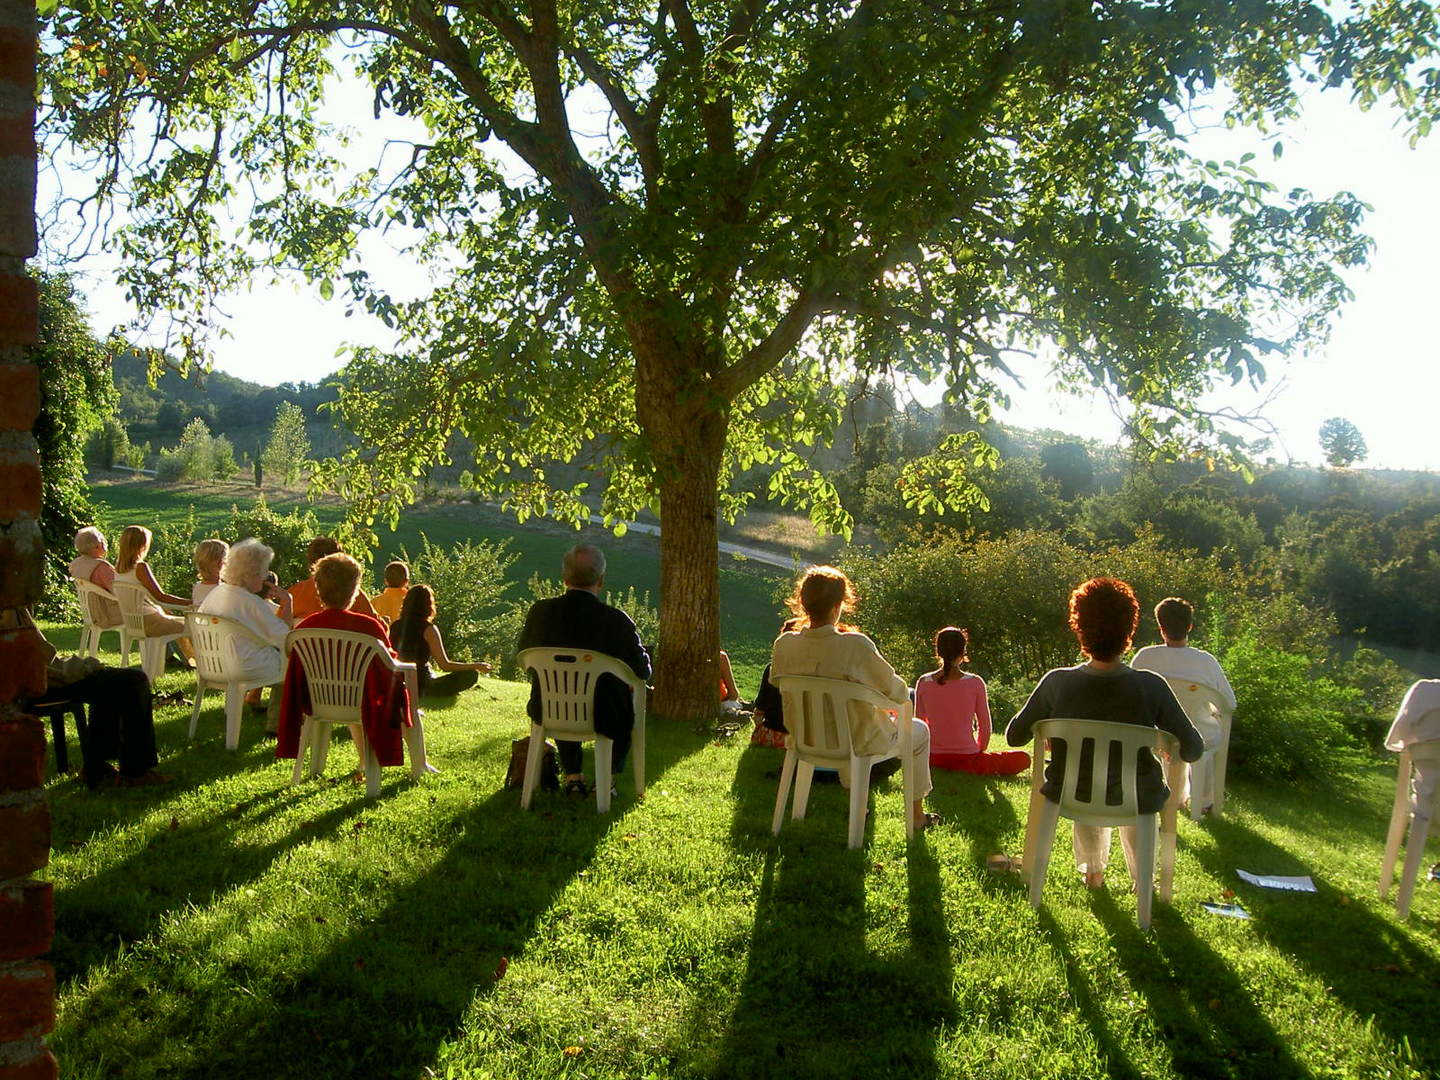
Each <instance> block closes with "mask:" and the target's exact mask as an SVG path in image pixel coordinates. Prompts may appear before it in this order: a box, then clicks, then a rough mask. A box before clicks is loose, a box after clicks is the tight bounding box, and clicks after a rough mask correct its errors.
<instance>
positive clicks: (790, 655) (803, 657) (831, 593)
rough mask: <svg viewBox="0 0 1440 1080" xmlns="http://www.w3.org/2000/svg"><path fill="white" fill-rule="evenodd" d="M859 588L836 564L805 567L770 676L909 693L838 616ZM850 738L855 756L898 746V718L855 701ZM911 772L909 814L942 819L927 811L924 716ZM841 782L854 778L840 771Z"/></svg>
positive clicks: (899, 698) (916, 724) (915, 733)
mask: <svg viewBox="0 0 1440 1080" xmlns="http://www.w3.org/2000/svg"><path fill="white" fill-rule="evenodd" d="M855 601H856V596H855V589H854V587H853V586H852V585H851V584H850V579H849V578H847V577H846V576H845V575H844V574H843V573H841V572H840V571H839V570H837V569H835V567H833V566H812V567H811V568H810V569H809V570H807V571H806V572H805V576H804V577H802V578H801V579H800V583H799V584H798V585H797V586H796V589H795V594H794V595H793V596H792V597H791V599H790V606H791V609H792V610H793V611H794V612H795V614H796V616H797V617H798V619H799V622H798V624H797V626H796V628H795V629H794V630H791V631H787V632H786V633H783V634H781V635H780V636H779V637H778V638H776V639H775V645H774V648H773V649H772V651H771V658H770V677H771V678H772V679H773V678H776V677H778V676H782V675H814V676H818V677H820V678H825V679H845V680H847V681H849V682H854V683H859V684H860V685H862V686H868V687H870V688H871V689H872V690H876V691H878V692H879V693H881V694H884V695H885V696H886V697H887V698H889V699H890V700H892V701H896V702H903V701H905V700H906V698H907V697H908V696H909V694H910V686H909V684H908V683H906V681H905V680H904V679H902V678H900V676H899V675H897V674H895V669H894V668H893V667H891V666H890V664H889V663H888V662H887V661H886V660H885V658H884V657H883V656H881V655H880V650H879V649H877V648H876V647H875V643H874V642H873V641H871V640H870V639H869V638H868V637H866V636H865V635H864V634H862V633H860V632H859V631H858V630H856V629H855V628H853V627H848V626H842V625H841V624H840V616H841V615H843V614H848V613H849V612H851V611H853V610H854V609H855ZM850 707H851V710H852V712H851V715H850V739H851V745H852V747H853V749H854V752H855V753H856V754H857V755H867V756H868V755H881V754H886V753H889V752H890V750H891V748H892V747H893V746H894V745H895V741H896V737H897V732H896V725H895V721H894V720H892V719H891V718H890V716H889V715H888V714H886V713H883V712H881V711H879V710H877V709H875V708H873V707H871V706H869V705H866V704H863V703H860V702H851V703H850ZM911 723H912V725H913V727H912V728H911V739H912V745H911V750H910V752H911V758H912V772H911V777H912V779H913V781H914V785H915V787H914V790H913V792H912V795H913V798H914V802H913V804H912V806H911V813H912V814H913V815H914V818H915V827H916V828H919V829H924V828H928V827H929V826H931V825H935V824H938V823H939V821H940V817H939V815H938V814H927V813H926V812H925V796H926V795H928V794H930V787H931V783H930V728H929V727H928V726H927V725H926V723H925V721H923V720H912V721H911ZM840 780H841V783H843V784H845V785H846V786H847V787H848V786H849V783H850V777H849V776H848V775H846V771H845V770H841V774H840Z"/></svg>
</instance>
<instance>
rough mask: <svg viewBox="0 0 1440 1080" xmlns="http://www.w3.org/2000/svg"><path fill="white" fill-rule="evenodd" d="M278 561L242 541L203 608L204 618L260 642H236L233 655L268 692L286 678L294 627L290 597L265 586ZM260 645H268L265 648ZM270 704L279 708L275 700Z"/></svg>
mask: <svg viewBox="0 0 1440 1080" xmlns="http://www.w3.org/2000/svg"><path fill="white" fill-rule="evenodd" d="M274 557H275V552H273V551H271V550H270V549H269V548H268V547H266V546H265V545H264V544H262V543H261V542H260V541H259V540H254V539H251V540H241V541H240V543H238V544H236V545H235V546H234V547H232V548H231V549H230V550H229V551H228V552H226V553H225V561H224V563H222V564H221V566H220V584H219V585H216V586H215V588H213V589H211V590H210V594H209V595H208V596H206V597H205V599H204V600H203V601H202V602H201V604H200V611H201V613H202V614H205V615H221V616H223V617H225V618H227V619H234V620H235V621H236V622H238V623H239V624H240V625H241V626H243V627H245V629H247V630H249V631H250V632H251V633H252V634H254V635H255V637H257V638H259V639H260V641H256V640H254V639H252V638H249V637H240V638H237V639H236V641H235V655H236V658H237V659H238V660H239V661H240V663H241V665H242V666H243V668H244V670H245V674H246V675H248V676H249V677H250V678H252V679H254V681H256V682H264V683H265V684H266V685H267V686H274V685H276V684H277V683H279V682H280V681H281V679H283V678H284V677H285V653H284V649H285V635H286V634H288V633H289V632H290V626H291V623H292V622H294V619H293V617H292V616H291V609H290V594H289V593H287V592H286V591H285V590H284V589H282V588H280V587H279V586H278V585H275V584H273V583H272V584H267V582H266V573H267V572H268V571H269V569H270V560H271V559H273V558H274ZM277 605H278V611H277ZM262 641H263V642H266V644H263V645H262V644H261V643H260V642H262ZM271 703H272V706H273V705H274V704H275V697H274V695H273V694H272V695H271ZM271 711H272V712H273V711H274V709H273V708H272V710H271Z"/></svg>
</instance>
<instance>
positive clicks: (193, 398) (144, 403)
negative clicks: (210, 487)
mask: <svg viewBox="0 0 1440 1080" xmlns="http://www.w3.org/2000/svg"><path fill="white" fill-rule="evenodd" d="M113 371H114V377H115V388H116V390H118V391H119V394H120V403H119V414H120V419H121V420H123V421H124V422H125V426H126V428H127V429H128V431H129V432H130V438H131V440H132V441H133V442H152V443H155V444H157V445H170V444H172V443H174V442H175V441H176V440H177V439H178V438H179V437H180V432H181V431H183V430H184V429H185V425H186V424H188V423H189V422H190V421H191V420H193V419H194V418H195V417H197V416H198V417H199V418H200V419H202V420H204V421H205V423H206V424H208V425H209V427H210V430H211V431H212V432H214V433H215V434H217V435H225V436H227V437H228V438H229V439H230V441H231V442H233V443H234V444H235V447H236V449H237V450H239V451H240V452H241V453H243V454H248V455H251V456H253V455H254V454H255V453H256V452H257V451H258V449H259V448H260V447H261V446H262V445H263V444H264V441H265V437H266V435H267V434H268V433H269V430H270V425H271V424H272V423H274V421H275V411H276V409H278V408H279V407H280V404H281V403H282V402H286V401H290V402H294V403H295V404H297V405H299V406H300V407H301V408H302V409H303V410H304V411H305V418H306V421H307V426H308V427H309V429H310V441H311V443H312V444H313V446H314V447H315V450H316V452H317V453H333V452H335V450H336V449H338V448H339V446H340V444H341V443H342V442H343V441H344V440H343V438H342V437H341V433H340V432H339V431H338V430H336V428H335V425H334V423H333V421H332V420H331V418H330V417H329V416H328V415H326V414H324V413H321V412H320V411H319V406H320V405H321V404H323V403H324V402H327V401H333V400H335V397H336V391H335V387H334V385H333V384H331V383H328V382H326V383H319V384H316V383H281V384H280V385H279V386H262V385H261V384H259V383H253V382H249V381H247V380H245V379H237V378H236V377H235V376H233V375H227V374H225V373H224V372H223V371H200V370H198V369H192V370H191V371H190V374H189V375H187V376H185V377H183V378H182V377H181V376H180V375H179V374H178V373H176V372H175V371H173V370H169V369H167V370H165V371H164V372H162V373H161V375H160V377H159V378H158V379H157V380H156V383H155V385H154V386H153V387H152V386H151V385H150V382H149V370H148V367H147V364H146V361H145V360H144V359H143V358H141V357H138V356H136V355H135V354H133V353H122V354H120V355H119V356H117V357H116V359H115V362H114V368H113Z"/></svg>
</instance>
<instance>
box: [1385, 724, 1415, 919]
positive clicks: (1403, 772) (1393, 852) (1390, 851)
mask: <svg viewBox="0 0 1440 1080" xmlns="http://www.w3.org/2000/svg"><path fill="white" fill-rule="evenodd" d="M1409 820H1410V751H1409V750H1405V751H1403V752H1402V753H1401V754H1400V768H1399V770H1398V771H1397V773H1396V776H1395V803H1394V808H1393V809H1392V810H1391V811H1390V832H1389V833H1388V835H1387V836H1386V837H1385V855H1384V857H1382V858H1381V860H1380V899H1381V900H1384V899H1385V897H1386V896H1388V895H1389V894H1390V884H1391V882H1392V881H1394V879H1395V860H1396V859H1397V858H1399V856H1400V842H1401V841H1402V840H1404V839H1405V825H1406V823H1407V822H1408V821H1409Z"/></svg>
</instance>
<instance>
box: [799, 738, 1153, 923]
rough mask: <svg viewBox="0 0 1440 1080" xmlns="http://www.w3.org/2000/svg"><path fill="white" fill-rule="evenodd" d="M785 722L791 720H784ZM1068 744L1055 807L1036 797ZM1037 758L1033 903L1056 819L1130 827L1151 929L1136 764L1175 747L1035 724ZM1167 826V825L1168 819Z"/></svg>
mask: <svg viewBox="0 0 1440 1080" xmlns="http://www.w3.org/2000/svg"><path fill="white" fill-rule="evenodd" d="M785 722H786V723H787V724H788V723H789V722H790V714H789V713H788V712H787V713H786V714H785ZM1056 739H1058V740H1060V741H1061V742H1063V743H1064V744H1065V777H1064V779H1063V780H1062V781H1061V784H1060V801H1059V802H1051V801H1050V800H1049V799H1047V798H1046V797H1045V796H1044V795H1043V794H1042V793H1041V791H1040V788H1041V785H1042V784H1043V782H1044V773H1045V758H1046V751H1047V750H1050V749H1051V748H1052V747H1051V741H1052V740H1056ZM1086 743H1089V744H1090V745H1091V750H1092V755H1093V756H1091V757H1090V761H1091V769H1090V785H1089V789H1088V790H1087V791H1080V790H1079V784H1080V762H1081V758H1082V748H1083V746H1084V744H1086ZM1117 743H1118V744H1119V746H1120V793H1121V801H1120V803H1119V805H1107V804H1106V802H1105V789H1106V786H1107V782H1108V778H1109V762H1110V753H1111V747H1112V746H1114V745H1115V744H1117ZM1035 748H1036V752H1035V758H1034V764H1033V765H1032V769H1031V774H1030V814H1029V818H1028V820H1027V821H1026V827H1025V831H1026V837H1025V856H1024V867H1025V871H1026V873H1027V874H1028V875H1029V880H1030V904H1031V906H1032V907H1037V908H1038V907H1039V906H1040V895H1041V893H1042V891H1043V890H1044V888H1045V874H1046V871H1047V870H1048V869H1049V867H1050V849H1051V846H1052V845H1053V844H1054V842H1055V826H1056V823H1057V821H1058V819H1059V818H1060V817H1061V816H1064V817H1067V818H1069V819H1070V820H1071V821H1074V822H1076V823H1078V824H1081V825H1102V826H1104V825H1108V826H1112V827H1113V826H1127V825H1128V826H1134V827H1135V894H1136V897H1137V902H1136V916H1137V919H1138V921H1139V923H1140V926H1141V928H1142V929H1144V928H1146V927H1148V926H1149V925H1150V906H1151V898H1152V896H1153V895H1154V892H1155V831H1156V830H1155V826H1156V821H1155V819H1156V816H1157V815H1156V814H1153V813H1150V814H1142V813H1140V809H1139V800H1138V795H1137V790H1136V777H1137V769H1136V763H1137V758H1138V755H1139V753H1140V751H1141V750H1151V751H1153V752H1155V753H1156V754H1157V755H1158V754H1160V753H1166V754H1169V755H1170V759H1171V760H1172V761H1176V760H1178V759H1179V756H1180V755H1179V743H1178V742H1177V741H1176V739H1175V737H1174V736H1173V735H1171V734H1169V733H1168V732H1165V731H1161V730H1159V729H1158V728H1153V727H1147V726H1143V725H1140V724H1120V723H1113V722H1111V721H1107V720H1070V719H1054V720H1042V721H1040V722H1039V723H1038V724H1036V725H1035ZM1160 816H1161V818H1162V821H1163V822H1164V823H1165V825H1166V827H1167V829H1169V830H1170V836H1169V839H1168V843H1169V844H1170V845H1171V848H1170V850H1172V851H1173V844H1174V831H1173V830H1174V827H1175V824H1174V815H1173V814H1162V815H1160ZM1165 819H1168V821H1167V820H1165ZM1160 899H1161V900H1165V901H1167V902H1168V901H1169V899H1170V881H1169V880H1168V876H1165V875H1162V878H1161V883H1160Z"/></svg>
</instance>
